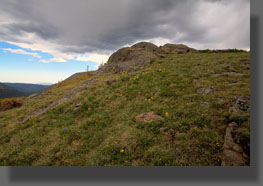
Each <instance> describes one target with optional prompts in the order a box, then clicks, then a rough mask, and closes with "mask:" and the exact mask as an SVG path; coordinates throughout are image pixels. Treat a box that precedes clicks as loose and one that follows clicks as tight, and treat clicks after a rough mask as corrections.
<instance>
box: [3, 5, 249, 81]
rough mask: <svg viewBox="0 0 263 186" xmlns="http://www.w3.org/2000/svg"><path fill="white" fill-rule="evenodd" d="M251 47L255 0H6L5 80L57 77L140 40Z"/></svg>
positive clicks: (92, 65) (95, 63)
mask: <svg viewBox="0 0 263 186" xmlns="http://www.w3.org/2000/svg"><path fill="white" fill-rule="evenodd" d="M140 41H148V42H152V43H154V44H156V45H157V46H160V45H164V44H166V43H174V44H186V45H188V46H189V47H192V48H195V49H227V48H237V49H245V50H249V49H250V1H249V0H233V1H229V0H45V1H35V0H23V1H21V0H0V82H24V83H57V82H58V81H61V80H63V79H65V78H67V77H69V76H70V75H72V74H74V73H76V72H83V71H86V69H87V66H89V70H96V69H97V68H98V66H99V65H100V64H102V63H105V62H107V60H108V58H109V56H110V55H111V54H112V53H113V52H115V51H116V50H118V49H120V48H122V47H125V46H130V45H132V44H134V43H136V42H140Z"/></svg>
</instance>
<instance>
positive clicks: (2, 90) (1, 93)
mask: <svg viewBox="0 0 263 186" xmlns="http://www.w3.org/2000/svg"><path fill="white" fill-rule="evenodd" d="M51 86H52V85H38V84H28V83H0V98H10V97H20V96H28V95H31V94H35V93H41V92H43V91H44V90H46V89H48V88H49V87H51Z"/></svg>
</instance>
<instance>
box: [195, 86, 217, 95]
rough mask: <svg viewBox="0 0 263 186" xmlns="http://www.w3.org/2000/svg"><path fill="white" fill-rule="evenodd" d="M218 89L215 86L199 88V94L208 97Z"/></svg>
mask: <svg viewBox="0 0 263 186" xmlns="http://www.w3.org/2000/svg"><path fill="white" fill-rule="evenodd" d="M216 90H217V88H216V87H215V86H207V87H198V88H197V92H198V93H200V94H203V95H204V96H207V95H208V94H210V93H212V92H214V91H216Z"/></svg>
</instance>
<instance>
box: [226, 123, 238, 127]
mask: <svg viewBox="0 0 263 186" xmlns="http://www.w3.org/2000/svg"><path fill="white" fill-rule="evenodd" d="M228 126H229V127H238V124H237V123H236V122H232V123H230V124H229V125H228Z"/></svg>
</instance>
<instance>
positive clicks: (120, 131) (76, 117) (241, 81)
mask: <svg viewBox="0 0 263 186" xmlns="http://www.w3.org/2000/svg"><path fill="white" fill-rule="evenodd" d="M249 58H250V53H249V52H236V51H232V52H218V53H212V52H209V51H204V52H203V53H202V52H198V53H185V54H178V53H177V52H176V51H173V52H170V53H166V54H164V55H162V56H160V57H158V58H156V59H154V60H153V61H152V62H151V64H149V65H148V66H147V68H146V69H145V70H141V71H133V72H126V71H123V72H121V73H116V74H114V73H111V72H109V73H98V74H94V73H86V74H83V75H82V76H81V77H79V78H77V79H73V80H68V81H64V82H61V83H59V84H57V85H56V86H55V87H53V88H51V89H49V90H47V91H45V92H44V93H42V94H40V95H38V96H37V97H35V98H32V99H26V103H25V104H24V105H23V106H22V107H19V108H15V109H12V110H7V111H4V112H0V165H85V166H88V165H103V166H108V165H114V166H115V165H122V166H131V165H132V166H153V165H159V166H165V165H168V166H169V165H175V166H199V165H202V166H204V165H209V166H210V165H214V166H218V165H221V163H222V154H223V150H222V147H223V144H224V136H225V132H226V127H227V125H228V124H229V123H231V122H232V121H235V122H236V123H237V124H238V125H239V128H238V130H239V133H238V134H240V135H241V136H243V137H246V139H248V140H249V136H250V133H249V131H250V130H249V125H250V122H249V121H250V119H249V112H244V113H242V114H241V113H240V114H239V115H238V114H235V115H233V114H231V113H229V108H230V107H231V100H233V98H234V97H235V96H249V95H250V88H249V87H250V85H249V81H250V78H249V77H250V71H249V67H247V66H246V65H242V63H241V61H245V60H249ZM91 78H93V79H92V82H93V83H91V84H89V86H87V87H86V88H85V89H83V90H82V91H78V92H74V94H73V95H72V96H70V97H68V98H67V101H65V102H63V103H61V104H60V105H58V106H57V107H56V108H54V109H50V110H47V111H46V112H45V113H43V114H40V115H38V116H37V117H33V118H30V119H29V120H26V121H25V122H24V123H22V122H21V121H23V119H24V118H25V117H26V116H27V115H30V114H31V113H33V112H34V111H36V110H39V109H41V108H45V107H46V106H47V105H50V104H52V103H53V102H55V101H57V100H59V99H60V98H63V97H64V96H65V95H66V94H67V93H68V92H69V91H71V90H73V89H74V88H76V87H79V86H81V85H83V84H84V83H85V82H86V81H87V80H89V79H91ZM211 86H212V87H215V89H214V91H213V92H211V93H210V94H207V95H203V94H202V93H200V91H198V90H200V87H201V88H202V87H211ZM151 111H153V112H155V114H157V115H159V116H161V117H162V118H163V119H161V120H157V121H153V122H150V123H146V122H139V121H136V119H135V118H136V116H137V115H139V114H142V113H145V112H151Z"/></svg>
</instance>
